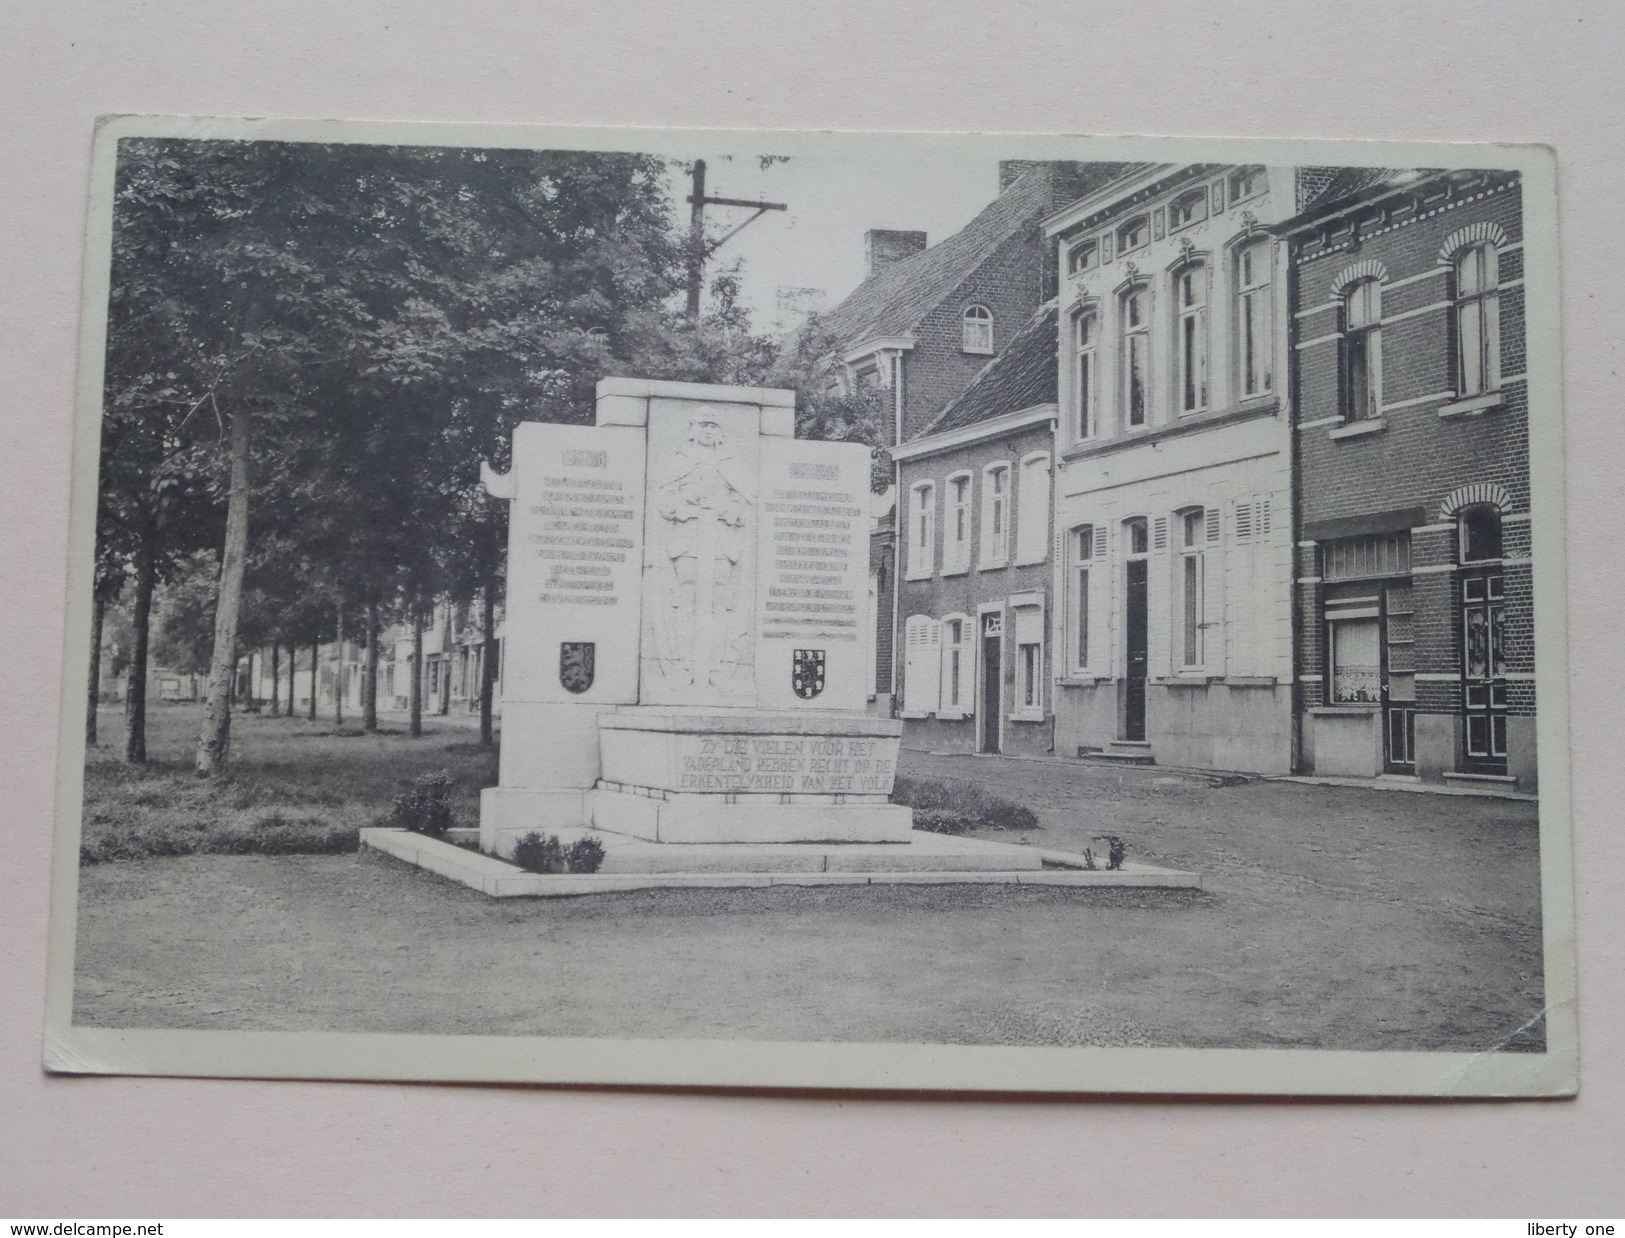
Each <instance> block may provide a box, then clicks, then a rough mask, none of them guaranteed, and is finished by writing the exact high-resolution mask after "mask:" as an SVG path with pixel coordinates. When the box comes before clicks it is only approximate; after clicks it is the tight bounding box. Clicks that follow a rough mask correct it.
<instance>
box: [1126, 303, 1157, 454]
mask: <svg viewBox="0 0 1625 1238" xmlns="http://www.w3.org/2000/svg"><path fill="white" fill-rule="evenodd" d="M1119 320H1120V322H1121V324H1122V334H1123V424H1124V425H1127V426H1130V427H1134V426H1143V425H1144V424H1145V410H1146V404H1147V402H1148V400H1149V398H1150V383H1151V293H1150V291H1149V290H1148V289H1147V288H1146V286H1145V285H1144V284H1137V285H1135V286H1134V287H1133V288H1130V289H1128V291H1126V292H1124V293H1123V299H1122V312H1121V314H1120V315H1119Z"/></svg>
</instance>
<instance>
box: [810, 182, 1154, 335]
mask: <svg viewBox="0 0 1625 1238" xmlns="http://www.w3.org/2000/svg"><path fill="white" fill-rule="evenodd" d="M1133 166H1135V165H1131V164H1121V163H1094V164H1064V163H1050V164H1040V165H1037V166H1034V167H1032V168H1030V169H1028V170H1027V171H1025V172H1023V173H1021V175H1019V176H1017V177H1016V178H1015V179H1014V180H1013V181H1012V182H1011V183H1010V184H1009V185H1008V187H1006V189H1005V190H1004V192H1003V193H1001V194H999V196H998V197H997V198H995V199H994V200H993V201H992V202H990V203H988V205H987V206H986V207H984V208H983V210H982V212H981V213H980V214H979V215H977V216H976V218H975V219H973V220H971V221H970V223H968V224H966V225H965V226H964V227H963V228H961V229H960V230H959V231H958V232H956V233H954V234H953V235H952V236H950V237H949V238H947V239H946V240H944V241H941V242H939V243H938V244H936V245H933V246H931V247H930V248H928V249H923V250H921V251H920V252H919V253H917V254H914V255H911V256H910V257H908V258H903V259H900V260H899V261H897V262H894V263H892V264H891V265H889V266H887V267H885V268H883V269H882V270H880V271H879V272H877V273H876V274H874V275H871V276H870V277H869V278H868V279H866V280H864V281H863V283H861V284H859V285H858V286H857V288H856V289H854V290H853V292H852V293H851V294H850V295H849V296H848V297H847V298H846V299H845V300H844V301H842V302H841V303H840V304H839V305H837V306H835V307H834V308H833V309H831V310H830V311H829V312H828V313H826V314H824V315H822V316H821V318H820V320H819V321H820V325H821V326H822V327H823V329H825V330H826V331H829V332H830V333H831V334H833V335H834V337H835V338H836V339H837V340H839V341H841V342H842V343H843V344H844V345H847V346H850V345H855V344H859V343H862V342H863V341H864V340H869V339H874V338H876V337H877V336H897V335H905V334H907V333H908V332H909V331H910V330H912V329H913V328H914V327H915V326H916V325H917V324H918V323H919V322H920V321H921V320H922V319H923V318H925V316H926V315H927V314H929V313H930V312H931V311H932V310H933V309H935V308H936V307H937V306H938V305H939V304H940V303H941V302H942V300H943V298H945V297H947V296H948V295H949V294H950V293H951V292H953V290H954V289H955V288H957V287H959V285H960V284H962V283H963V282H964V281H965V280H967V279H969V278H970V277H971V276H972V275H973V274H975V273H976V271H977V269H978V268H979V267H981V265H982V264H983V263H984V262H986V261H987V260H988V259H990V258H991V257H993V255H994V254H995V253H996V252H997V251H998V249H999V247H1000V246H1001V245H1003V244H1004V243H1005V242H1006V241H1008V240H1010V239H1011V238H1012V237H1016V236H1019V235H1020V234H1021V233H1022V232H1024V231H1026V230H1028V229H1031V228H1035V227H1036V226H1037V223H1038V221H1039V220H1040V219H1042V218H1043V217H1044V216H1045V215H1047V214H1049V212H1051V211H1052V210H1054V209H1055V208H1056V207H1057V206H1060V205H1062V204H1063V203H1065V202H1070V201H1074V200H1076V199H1077V198H1080V197H1083V196H1085V195H1086V194H1088V193H1090V192H1092V191H1093V190H1095V189H1098V188H1099V187H1100V186H1101V185H1104V184H1105V183H1106V182H1107V181H1109V180H1112V179H1114V178H1115V177H1117V176H1120V175H1122V173H1123V172H1124V171H1125V170H1126V169H1128V168H1130V167H1133Z"/></svg>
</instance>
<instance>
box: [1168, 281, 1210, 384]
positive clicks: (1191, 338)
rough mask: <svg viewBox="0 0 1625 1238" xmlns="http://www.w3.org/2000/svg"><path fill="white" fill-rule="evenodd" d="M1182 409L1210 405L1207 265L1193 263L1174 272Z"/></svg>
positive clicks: (1176, 335) (1176, 333) (1176, 334)
mask: <svg viewBox="0 0 1625 1238" xmlns="http://www.w3.org/2000/svg"><path fill="white" fill-rule="evenodd" d="M1174 306H1175V311H1176V313H1177V315H1178V317H1177V318H1176V320H1175V351H1176V353H1177V355H1178V366H1179V373H1178V375H1177V380H1178V391H1179V411H1180V412H1181V413H1198V412H1201V411H1202V410H1203V409H1204V408H1206V407H1207V267H1206V266H1205V265H1204V264H1202V263H1200V262H1190V263H1187V264H1186V265H1184V266H1183V267H1181V268H1180V269H1179V270H1178V271H1177V272H1176V273H1175V274H1174Z"/></svg>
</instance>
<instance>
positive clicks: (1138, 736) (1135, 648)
mask: <svg viewBox="0 0 1625 1238" xmlns="http://www.w3.org/2000/svg"><path fill="white" fill-rule="evenodd" d="M1145 585H1146V561H1145V560H1144V559H1130V560H1129V563H1128V596H1127V599H1126V601H1125V603H1124V616H1123V617H1124V620H1125V622H1124V627H1125V629H1126V630H1127V634H1128V668H1127V669H1128V673H1127V676H1126V678H1125V680H1124V696H1123V738H1124V739H1128V740H1144V739H1145V675H1146V668H1147V665H1148V662H1149V659H1148V657H1147V643H1146V616H1147V614H1148V607H1147V606H1146V593H1145Z"/></svg>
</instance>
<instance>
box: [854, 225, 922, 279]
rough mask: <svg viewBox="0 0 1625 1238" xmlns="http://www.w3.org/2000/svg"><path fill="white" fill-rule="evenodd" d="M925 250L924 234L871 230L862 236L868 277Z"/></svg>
mask: <svg viewBox="0 0 1625 1238" xmlns="http://www.w3.org/2000/svg"><path fill="white" fill-rule="evenodd" d="M924 248H925V233H923V232H899V231H897V230H896V229H893V228H871V229H869V231H867V232H865V233H864V234H863V256H864V259H865V261H866V263H867V265H868V267H869V274H870V275H878V274H880V272H881V271H883V270H884V269H885V268H887V267H889V266H890V265H891V264H892V263H894V262H898V261H901V260H902V259H904V258H908V257H910V256H912V255H914V254H917V253H919V252H920V251H921V250H922V249H924Z"/></svg>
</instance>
